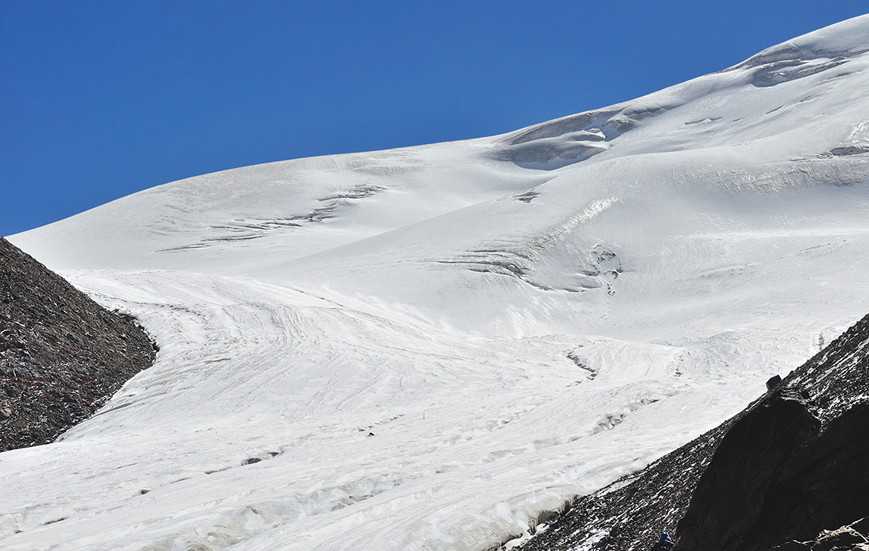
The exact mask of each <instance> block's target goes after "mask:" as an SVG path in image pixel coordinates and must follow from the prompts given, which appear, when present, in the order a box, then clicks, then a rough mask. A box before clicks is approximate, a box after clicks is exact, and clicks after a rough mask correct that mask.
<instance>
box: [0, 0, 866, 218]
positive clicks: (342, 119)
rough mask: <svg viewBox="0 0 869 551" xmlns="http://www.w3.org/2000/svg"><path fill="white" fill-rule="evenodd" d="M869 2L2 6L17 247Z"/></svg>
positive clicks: (660, 77)
mask: <svg viewBox="0 0 869 551" xmlns="http://www.w3.org/2000/svg"><path fill="white" fill-rule="evenodd" d="M867 8H869V4H867V2H866V1H865V0H860V1H857V0H853V1H852V0H835V1H832V2H826V1H820V0H788V1H768V0H752V1H743V0H731V1H728V2H697V1H696V0H694V1H664V0H662V1H660V2H658V1H654V2H653V1H622V2H586V1H584V0H570V1H564V2H561V1H551V2H544V1H537V2H531V1H528V0H525V1H522V2H515V1H510V0H501V1H473V0H465V1H461V2H454V1H451V0H439V1H432V2H422V1H413V0H403V1H377V0H371V1H368V2H359V1H354V2H351V1H347V2H334V1H329V0H319V1H316V2H314V1H306V2H302V1H292V0H286V1H274V2H270V1H253V0H248V1H244V2H242V1H237V2H226V1H209V2H198V1H193V0H188V1H184V2H161V1H156V0H152V1H134V0H129V1H105V2H89V1H83V0H76V1H63V2H61V1H57V2H43V1H38V0H28V1H22V2H19V1H17V0H2V2H0V74H2V78H0V168H2V176H0V178H2V180H0V191H2V193H0V234H10V233H14V232H17V231H21V230H25V229H28V228H31V227H35V226H39V225H42V224H45V223H48V222H50V221H53V220H57V219H59V218H63V217H65V216H69V215H71V214H74V213H76V212H80V211H82V210H85V209H87V208H90V207H93V206H96V205H98V204H100V203H104V202H106V201H109V200H111V199H114V198H117V197H120V196H123V195H127V194H129V193H132V192H134V191H137V190H140V189H144V188H146V187H150V186H153V185H157V184H160V183H164V182H168V181H172V180H177V179H180V178H184V177H187V176H192V175H195V174H201V173H205V172H212V171H215V170H221V169H225V168H230V167H236V166H242V165H248V164H253V163H260V162H265V161H272V160H280V159H289V158H293V157H302V156H310V155H320V154H327V153H339V152H349V151H359V150H371V149H382V148H388V147H396V146H404V145H411V144H419V143H429V142H435V141H443V140H453V139H459V138H467V137H475V136H481V135H487V134H493V133H498V132H502V131H506V130H511V129H514V128H518V127H521V126H524V125H527V124H530V123H533V122H537V121H541V120H546V119H550V118H553V117H556V116H560V115H564V114H568V113H574V112H577V111H582V110H584V109H589V108H593V107H598V106H603V105H606V104H610V103H614V102H617V101H621V100H625V99H629V98H631V97H634V96H638V95H641V94H644V93H647V92H650V91H653V90H656V89H659V88H661V87H664V86H667V85H669V84H674V83H677V82H681V81H683V80H686V79H688V78H691V77H694V76H697V75H700V74H703V73H706V72H709V71H714V70H718V69H720V68H723V67H725V66H728V65H731V64H733V63H736V62H738V61H740V60H741V59H743V58H745V57H747V56H749V55H751V54H752V53H754V52H756V51H757V50H760V49H762V48H764V47H766V46H769V45H771V44H774V43H776V42H780V41H782V40H785V39H787V38H790V37H792V36H795V35H799V34H802V33H805V32H808V31H810V30H813V29H815V28H818V27H822V26H825V25H828V24H830V23H834V22H836V21H840V20H842V19H846V18H848V17H852V16H855V15H860V14H861V13H863V12H865V11H867Z"/></svg>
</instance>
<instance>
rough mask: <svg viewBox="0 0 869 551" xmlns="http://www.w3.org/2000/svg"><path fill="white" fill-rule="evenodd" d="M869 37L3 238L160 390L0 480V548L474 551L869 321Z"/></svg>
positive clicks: (274, 169)
mask: <svg viewBox="0 0 869 551" xmlns="http://www.w3.org/2000/svg"><path fill="white" fill-rule="evenodd" d="M867 90H869V16H863V17H859V18H855V19H851V20H848V21H845V22H842V23H839V24H837V25H834V26H832V27H827V28H825V29H821V30H819V31H816V32H814V33H811V34H808V35H804V36H802V37H799V38H795V39H793V40H791V41H788V42H786V43H783V44H780V45H777V46H774V47H772V48H769V49H767V50H765V51H763V52H760V53H759V54H757V55H755V56H754V57H751V58H750V59H748V60H746V61H744V62H742V63H740V64H738V65H735V66H733V67H730V68H727V69H724V70H722V71H720V72H717V73H713V74H709V75H706V76H702V77H699V78H696V79H694V80H691V81H688V82H685V83H682V84H679V85H677V86H673V87H671V88H667V89H664V90H661V91H659V92H656V93H653V94H650V95H648V96H644V97H641V98H638V99H635V100H631V101H628V102H625V103H621V104H618V105H613V106H609V107H604V108H601V109H597V110H593V111H588V112H584V113H579V114H576V115H571V116H568V117H564V118H561V119H557V120H553V121H548V122H544V123H542V124H538V125H535V126H531V127H528V128H524V129H521V130H517V131H515V132H511V133H507V134H503V135H498V136H493V137H487V138H481V139H475V140H467V141H460V142H451V143H441V144H434V145H426V146H419V147H409V148H404V149H396V150H389V151H377V152H370V153H359V154H351V155H337V156H328V157H317V158H309V159H298V160H291V161H285V162H276V163H270V164H265V165H258V166H251V167H246V168H240V169H236V170H228V171H225V172H219V173H214V174H207V175H204V176H197V177H194V178H190V179H187V180H182V181H179V182H174V183H170V184H166V185H162V186H158V187H155V188H152V189H149V190H146V191H143V192H141V193H137V194H135V195H131V196H128V197H125V198H123V199H120V200H118V201H114V202H112V203H109V204H106V205H103V206H101V207H98V208H96V209H93V210H90V211H87V212H84V213H82V214H79V215H77V216H74V217H72V218H68V219H66V220H63V221H60V222H57V223H54V224H51V225H48V226H45V227H42V228H38V229H36V230H33V231H30V232H26V233H23V234H19V235H15V236H12V238H11V240H12V241H13V242H14V243H15V244H16V245H18V246H20V247H21V248H22V249H24V250H25V251H26V252H28V253H30V254H31V255H33V256H34V257H36V258H37V259H38V260H40V261H42V262H44V263H46V264H47V265H48V266H49V267H50V268H52V269H55V270H57V271H59V272H60V273H61V274H62V275H64V276H65V277H67V278H69V279H70V280H71V281H72V282H73V283H75V284H76V285H77V286H79V287H80V288H82V289H84V290H86V291H87V292H88V293H89V294H90V295H91V296H93V297H94V298H95V299H96V300H97V301H98V302H100V303H102V304H104V305H106V306H109V307H113V308H114V307H116V308H121V309H123V310H125V311H129V312H131V313H132V314H134V315H136V316H137V317H138V318H139V319H140V320H141V321H142V323H143V324H144V326H145V327H146V328H147V330H148V331H149V332H150V333H151V334H152V335H153V336H154V337H155V339H156V340H157V342H158V343H159V344H160V346H161V350H160V353H159V355H158V359H157V362H156V364H155V365H154V366H153V367H152V368H150V369H148V370H146V371H144V372H142V373H141V374H139V375H138V376H136V377H135V378H133V379H132V380H130V381H129V382H128V383H127V384H126V385H125V386H124V387H123V389H122V390H121V391H120V392H119V393H118V394H117V395H116V396H115V397H114V398H112V400H111V401H109V402H108V403H107V404H106V405H105V406H104V407H103V409H101V410H100V411H99V412H98V413H97V414H96V415H95V416H94V417H92V418H90V419H88V420H87V421H85V422H83V423H82V424H80V425H78V426H77V427H75V428H74V429H72V430H71V431H69V432H68V433H66V434H65V435H64V436H63V437H62V438H61V439H60V440H59V441H58V442H56V443H53V444H50V445H46V446H39V447H35V448H28V449H20V450H14V451H10V452H6V453H3V454H0V511H2V514H0V547H2V548H3V549H5V550H9V551H13V550H28V551H29V550H34V549H63V550H103V549H105V550H148V551H163V550H166V551H168V550H188V549H189V550H197V551H204V550H218V549H232V550H274V549H287V550H317V551H335V550H345V549H346V550H360V549H370V550H377V551H399V550H417V551H423V550H425V551H436V550H437V551H442V550H455V551H470V550H475V551H481V550H483V549H486V548H487V547H489V546H491V545H494V544H497V543H498V542H500V541H502V540H504V539H505V538H507V537H508V536H509V535H510V534H516V533H520V532H522V530H524V529H525V528H527V527H528V523H529V522H531V520H532V519H533V518H535V517H536V515H537V514H538V513H539V512H540V511H544V510H552V509H556V508H558V507H559V506H560V505H561V504H562V503H563V502H564V500H566V499H568V498H570V497H571V496H573V495H576V494H582V493H587V492H591V491H594V490H596V489H597V488H600V487H601V486H603V485H605V484H607V483H609V482H611V481H612V480H614V479H615V478H617V477H619V476H621V475H623V474H625V473H628V472H631V471H633V470H636V469H638V468H641V467H642V466H644V465H645V464H647V463H648V462H650V461H652V460H654V459H655V458H657V457H658V456H660V455H662V454H664V453H666V452H667V451H669V450H672V449H673V448H675V447H677V446H679V445H681V444H683V443H684V442H686V441H688V440H690V439H691V438H693V437H695V436H697V435H699V434H700V433H702V432H703V431H705V430H707V429H709V428H711V427H713V426H715V425H717V424H718V423H719V422H720V421H722V420H723V419H724V418H726V417H727V416H729V415H731V414H733V413H735V412H736V411H739V410H740V409H742V408H743V407H744V406H745V404H746V402H747V401H749V400H750V399H752V398H754V397H755V396H757V395H758V394H759V393H760V392H762V391H763V383H764V381H765V380H766V378H768V377H770V376H771V375H774V374H776V373H785V372H787V371H789V370H790V369H792V368H793V367H795V366H797V365H798V364H799V363H801V362H802V361H803V360H805V359H807V358H808V357H809V356H810V355H811V354H813V353H814V352H816V351H817V350H818V346H819V343H822V342H829V341H830V340H831V339H832V338H834V337H835V336H837V335H838V334H839V333H840V332H841V331H842V330H843V329H844V328H846V327H847V326H848V325H849V324H850V323H852V322H853V321H854V320H856V319H858V318H859V317H861V316H862V315H864V314H865V313H866V312H867V311H869V278H867V277H866V274H867V272H869V94H867Z"/></svg>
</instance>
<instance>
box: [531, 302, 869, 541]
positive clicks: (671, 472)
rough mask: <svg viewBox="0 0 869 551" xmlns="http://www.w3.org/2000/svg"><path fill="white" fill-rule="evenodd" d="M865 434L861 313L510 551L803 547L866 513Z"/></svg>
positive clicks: (867, 360)
mask: <svg viewBox="0 0 869 551" xmlns="http://www.w3.org/2000/svg"><path fill="white" fill-rule="evenodd" d="M867 436H869V316H866V317H865V318H863V319H862V320H861V321H860V322H858V323H857V324H856V325H854V326H853V327H851V328H850V329H849V330H848V331H846V332H845V333H844V334H843V335H842V336H841V337H839V338H838V339H836V340H835V341H833V342H832V343H831V344H830V345H829V346H828V347H827V348H825V349H824V350H823V351H821V352H820V353H818V354H817V355H816V356H815V357H813V358H812V359H811V360H809V361H808V362H806V363H805V364H803V365H802V366H800V367H799V368H797V369H796V370H794V371H793V372H791V373H790V374H789V375H788V376H787V377H785V378H784V379H783V380H781V381H778V380H770V382H769V383H768V390H767V392H766V393H765V394H764V395H763V396H761V397H760V398H759V399H758V400H756V401H755V402H754V403H752V404H750V405H749V406H748V407H747V408H746V409H745V410H743V411H742V412H741V413H739V414H738V415H736V416H734V417H733V418H732V419H729V420H727V421H726V422H724V423H723V424H722V425H720V426H719V427H717V428H715V429H713V430H711V431H709V432H708V433H706V434H704V435H702V436H700V437H699V438H697V439H696V440H694V441H693V442H690V443H688V444H686V445H685V446H683V447H681V448H679V449H677V450H676V451H674V452H672V453H670V454H668V455H666V456H664V457H662V458H661V459H659V460H658V461H656V462H654V463H652V464H651V465H649V466H648V467H646V468H645V469H643V470H642V471H640V472H639V473H635V474H633V475H630V476H627V477H624V478H622V479H620V480H618V481H616V482H615V483H613V484H611V485H610V486H608V487H606V488H604V489H602V490H600V491H599V492H596V493H595V494H591V495H588V496H582V497H579V498H576V499H575V500H574V501H573V502H572V505H571V507H570V509H569V510H568V511H567V512H566V513H564V514H562V515H561V516H560V517H558V518H557V519H556V520H554V521H553V522H551V523H549V524H548V526H547V527H546V529H545V530H537V531H536V534H535V535H533V537H531V538H530V539H528V541H527V542H525V543H524V544H523V545H521V546H519V547H515V548H518V549H523V550H526V551H528V550H534V551H538V550H539V551H542V550H551V551H558V550H565V551H566V550H569V549H576V548H581V549H584V550H588V551H603V550H611V551H623V550H624V551H626V550H631V549H636V550H644V549H651V548H652V546H653V545H654V543H655V541H657V535H658V533H659V532H660V531H661V530H669V531H671V532H674V537H675V539H676V541H677V544H676V547H675V550H676V551H694V550H701V549H702V550H704V551H714V550H739V551H751V550H763V551H767V550H769V549H771V548H772V547H774V546H776V545H778V544H780V543H781V542H787V541H789V540H796V541H803V540H811V538H812V537H814V535H815V534H818V532H820V531H821V530H822V529H824V528H828V527H832V526H842V525H843V524H845V523H847V522H849V521H851V520H853V519H855V518H861V517H864V516H867V515H869V499H867V497H866V496H869V469H867V468H866V466H867V465H869V437H867ZM782 549H785V548H782ZM787 549H790V548H787ZM794 549H797V548H794ZM810 549H813V550H814V548H813V547H811V548H810ZM819 549H820V548H819Z"/></svg>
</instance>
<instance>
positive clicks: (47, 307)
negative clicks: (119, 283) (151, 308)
mask: <svg viewBox="0 0 869 551" xmlns="http://www.w3.org/2000/svg"><path fill="white" fill-rule="evenodd" d="M155 355H156V346H155V344H154V343H153V342H152V341H151V339H150V338H149V337H148V335H147V334H146V333H145V331H144V330H143V329H142V327H141V326H139V325H138V324H137V323H136V321H135V320H134V319H133V318H132V317H131V316H128V315H125V314H121V313H116V312H110V311H108V310H106V309H105V308H103V307H102V306H100V305H99V304H97V303H96V302H94V301H93V300H91V299H90V298H88V297H87V296H86V295H85V294H84V293H82V292H80V291H78V290H77V289H75V288H74V287H73V286H72V285H70V284H69V283H67V282H66V281H65V280H64V279H63V278H61V277H60V276H58V275H57V274H55V273H53V272H51V271H50V270H48V269H47V268H46V267H45V266H43V265H42V264H40V263H39V262H37V261H36V260H34V259H33V258H31V257H30V256H28V255H27V254H25V253H23V252H22V251H20V250H19V249H17V248H16V247H15V246H14V245H12V244H11V243H9V242H8V241H6V240H5V239H3V238H0V451H5V450H9V449H13V448H21V447H26V446H33V445H37V444H45V443H48V442H51V441H52V440H54V439H55V438H56V437H57V436H58V435H59V434H60V433H61V432H63V431H64V430H66V429H67V428H69V427H71V426H72V425H74V424H75V423H77V422H79V421H81V420H83V419H85V418H86V417H88V416H89V415H91V414H92V413H93V412H94V411H96V409H98V408H99V407H100V406H101V405H102V404H103V403H104V402H105V401H106V400H107V399H108V398H109V397H110V396H111V395H112V394H113V393H114V392H116V391H117V390H118V389H119V388H120V387H121V385H123V384H124V382H125V381H127V380H128V379H129V378H130V377H132V376H133V375H135V374H136V373H138V372H139V371H141V370H142V369H145V368H147V367H149V366H150V365H151V364H152V363H153V362H154V358H155Z"/></svg>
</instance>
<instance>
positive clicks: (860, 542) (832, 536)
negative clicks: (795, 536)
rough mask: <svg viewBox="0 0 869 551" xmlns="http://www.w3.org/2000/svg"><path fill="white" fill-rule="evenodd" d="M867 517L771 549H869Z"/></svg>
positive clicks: (797, 550) (812, 550)
mask: <svg viewBox="0 0 869 551" xmlns="http://www.w3.org/2000/svg"><path fill="white" fill-rule="evenodd" d="M866 521H867V519H860V520H858V521H855V522H853V523H851V524H850V525H847V526H842V527H840V528H837V529H835V530H822V531H821V533H820V534H818V535H817V536H816V537H815V538H813V539H810V540H805V541H797V540H790V541H787V542H785V543H782V544H780V545H776V546H775V547H773V548H772V550H771V551H869V537H867V529H869V526H867V522H866Z"/></svg>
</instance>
